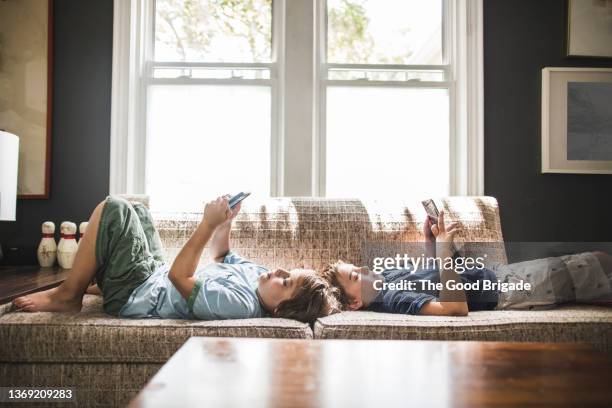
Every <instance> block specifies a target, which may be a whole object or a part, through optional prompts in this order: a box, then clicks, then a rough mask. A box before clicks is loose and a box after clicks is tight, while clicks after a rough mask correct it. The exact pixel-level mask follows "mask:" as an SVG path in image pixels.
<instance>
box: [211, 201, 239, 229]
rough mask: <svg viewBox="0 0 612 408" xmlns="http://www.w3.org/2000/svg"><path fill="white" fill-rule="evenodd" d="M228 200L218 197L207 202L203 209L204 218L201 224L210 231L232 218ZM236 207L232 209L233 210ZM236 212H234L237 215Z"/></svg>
mask: <svg viewBox="0 0 612 408" xmlns="http://www.w3.org/2000/svg"><path fill="white" fill-rule="evenodd" d="M228 203H229V199H227V198H226V197H218V198H217V199H216V200H212V201H209V202H208V203H206V206H205V207H204V216H203V217H202V224H205V225H207V226H209V227H210V228H211V229H215V228H217V227H218V226H219V225H221V224H223V223H224V222H225V221H227V220H229V219H230V217H232V214H233V212H232V210H230V209H229V205H228ZM235 208H236V207H234V209H235ZM237 213H238V212H236V214H237Z"/></svg>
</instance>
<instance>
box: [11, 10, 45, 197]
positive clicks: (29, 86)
mask: <svg viewBox="0 0 612 408" xmlns="http://www.w3.org/2000/svg"><path fill="white" fill-rule="evenodd" d="M52 70H53V0H18V1H0V129H2V130H5V131H7V132H10V133H13V134H15V135H17V136H18V137H19V159H18V160H19V163H18V167H19V169H18V174H19V175H18V182H17V196H18V198H21V199H46V198H49V194H50V191H49V190H50V183H51V180H50V179H51V174H50V173H51V136H52V135H51V120H52V109H51V102H52V82H53V77H52Z"/></svg>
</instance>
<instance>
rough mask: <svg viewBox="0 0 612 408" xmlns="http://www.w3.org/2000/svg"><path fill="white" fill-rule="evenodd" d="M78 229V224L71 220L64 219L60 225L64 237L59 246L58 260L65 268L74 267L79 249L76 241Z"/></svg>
mask: <svg viewBox="0 0 612 408" xmlns="http://www.w3.org/2000/svg"><path fill="white" fill-rule="evenodd" d="M76 229H77V227H76V224H75V223H74V222H70V221H64V222H62V225H61V226H60V232H61V235H62V238H61V239H60V242H59V245H58V246H57V262H58V263H59V265H60V266H61V267H62V268H64V269H70V268H72V262H74V256H75V255H76V252H77V249H79V247H78V245H77V242H76Z"/></svg>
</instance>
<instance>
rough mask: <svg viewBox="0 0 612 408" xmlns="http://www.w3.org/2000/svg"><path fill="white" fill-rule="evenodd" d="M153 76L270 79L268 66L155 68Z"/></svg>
mask: <svg viewBox="0 0 612 408" xmlns="http://www.w3.org/2000/svg"><path fill="white" fill-rule="evenodd" d="M153 78H175V79H176V78H191V79H230V78H234V79H236V78H239V79H270V70H269V69H268V68H249V69H226V68H165V67H164V68H155V69H154V70H153Z"/></svg>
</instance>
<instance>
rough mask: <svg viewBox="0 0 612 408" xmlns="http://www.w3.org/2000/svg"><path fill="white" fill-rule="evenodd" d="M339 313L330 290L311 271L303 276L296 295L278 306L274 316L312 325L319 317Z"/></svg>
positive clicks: (328, 286) (338, 307) (320, 278)
mask: <svg viewBox="0 0 612 408" xmlns="http://www.w3.org/2000/svg"><path fill="white" fill-rule="evenodd" d="M339 311H340V305H339V304H338V301H337V299H336V297H335V296H334V294H333V293H332V288H331V287H330V285H329V284H328V283H327V282H326V281H325V280H324V279H323V278H322V277H320V276H318V275H317V274H315V273H314V271H313V272H312V273H308V274H306V275H305V276H304V278H303V280H302V282H301V285H300V287H299V288H298V289H297V293H296V294H295V295H294V296H293V297H292V298H291V299H288V300H284V301H282V302H281V303H280V304H279V305H278V307H277V308H276V310H275V311H274V316H276V317H284V318H287V319H295V320H299V321H300V322H304V323H314V321H315V320H317V318H319V317H323V316H328V315H330V314H333V313H338V312H339Z"/></svg>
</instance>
